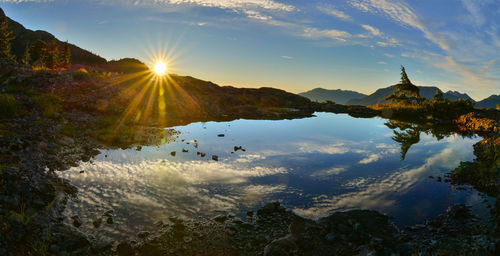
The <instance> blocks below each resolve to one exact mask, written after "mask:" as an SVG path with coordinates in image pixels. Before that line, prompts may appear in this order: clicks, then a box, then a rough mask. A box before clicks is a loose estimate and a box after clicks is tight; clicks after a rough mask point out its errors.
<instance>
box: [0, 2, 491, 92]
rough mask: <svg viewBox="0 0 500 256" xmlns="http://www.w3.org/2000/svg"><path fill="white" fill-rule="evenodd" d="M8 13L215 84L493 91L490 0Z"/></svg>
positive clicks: (146, 5) (33, 5) (24, 8)
mask: <svg viewBox="0 0 500 256" xmlns="http://www.w3.org/2000/svg"><path fill="white" fill-rule="evenodd" d="M0 7H1V8H2V9H3V10H4V11H5V13H6V14H7V16H9V17H11V18H12V19H14V20H16V21H18V22H20V23H21V24H23V25H24V26H25V27H27V28H29V29H32V30H46V31H48V32H50V33H52V34H54V35H55V36H56V37H57V38H58V39H60V40H63V41H66V40H67V41H69V42H70V43H74V44H76V45H78V46H80V47H82V48H84V49H87V50H90V51H91V52H94V53H97V54H98V55H100V56H102V57H104V58H106V59H108V60H111V59H120V58H124V57H134V58H137V59H139V60H142V61H144V62H145V63H148V64H149V63H150V62H151V61H152V57H151V56H157V55H158V54H159V53H160V52H164V53H165V54H164V55H165V56H166V57H168V60H167V61H168V62H169V68H170V71H171V72H175V73H177V74H179V75H190V76H193V77H196V78H199V79H203V80H208V81H212V82H214V83H217V84H219V85H232V86H235V87H263V86H268V87H276V88H280V89H284V90H287V91H290V92H294V93H298V92H303V91H306V90H310V89H313V88H316V87H322V88H326V89H346V90H355V91H359V92H362V93H372V92H374V91H375V90H376V89H378V88H382V87H387V86H390V85H392V84H395V83H397V82H399V80H400V66H401V65H404V66H405V68H406V71H407V73H408V76H409V77H410V79H411V80H412V82H413V83H414V84H417V85H421V86H437V87H439V88H441V89H442V90H445V91H447V90H454V91H455V90H456V91H460V92H465V93H467V94H469V95H470V96H471V97H472V98H474V99H475V100H481V99H483V98H486V97H488V96H489V95H491V94H499V93H500V69H499V68H500V63H499V60H500V51H499V49H500V20H499V19H498V18H497V17H498V15H500V2H499V1H495V0H442V1H436V0H406V1H405V0H400V1H395V0H342V1H340V0H328V1H326V0H307V1H303V0H78V1H77V0H46V1H43V0H0Z"/></svg>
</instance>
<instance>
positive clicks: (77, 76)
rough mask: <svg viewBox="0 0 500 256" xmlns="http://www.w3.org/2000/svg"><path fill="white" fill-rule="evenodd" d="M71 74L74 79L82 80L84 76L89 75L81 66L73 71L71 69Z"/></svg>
mask: <svg viewBox="0 0 500 256" xmlns="http://www.w3.org/2000/svg"><path fill="white" fill-rule="evenodd" d="M71 75H72V76H73V78H74V79H76V80H84V79H86V78H89V77H90V74H89V72H88V71H87V70H86V69H84V68H81V69H78V70H75V71H72V72H71Z"/></svg>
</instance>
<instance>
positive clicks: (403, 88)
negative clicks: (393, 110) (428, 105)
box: [385, 66, 420, 104]
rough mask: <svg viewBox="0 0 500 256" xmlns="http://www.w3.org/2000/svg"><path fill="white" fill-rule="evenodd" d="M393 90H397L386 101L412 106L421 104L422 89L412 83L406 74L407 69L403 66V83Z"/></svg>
mask: <svg viewBox="0 0 500 256" xmlns="http://www.w3.org/2000/svg"><path fill="white" fill-rule="evenodd" d="M392 88H394V89H396V90H395V91H394V92H393V93H392V94H391V95H389V96H387V97H386V98H385V100H387V101H390V102H392V103H402V104H411V103H414V102H416V103H419V102H420V89H419V88H418V87H417V86H415V85H414V84H412V83H411V81H410V79H409V78H408V75H407V74H406V70H405V67H403V66H401V82H400V83H399V84H395V85H393V86H392Z"/></svg>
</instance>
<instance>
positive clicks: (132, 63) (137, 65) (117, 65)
mask: <svg viewBox="0 0 500 256" xmlns="http://www.w3.org/2000/svg"><path fill="white" fill-rule="evenodd" d="M101 67H102V68H104V69H106V70H108V71H112V72H121V73H135V72H141V71H144V70H148V69H149V68H148V66H146V64H144V63H142V62H141V61H140V60H138V59H134V58H123V59H120V60H111V61H108V62H107V63H106V64H103V65H101Z"/></svg>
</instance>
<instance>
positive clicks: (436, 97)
mask: <svg viewBox="0 0 500 256" xmlns="http://www.w3.org/2000/svg"><path fill="white" fill-rule="evenodd" d="M443 100H444V96H443V92H441V90H436V94H434V97H433V98H432V102H441V101H443Z"/></svg>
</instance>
